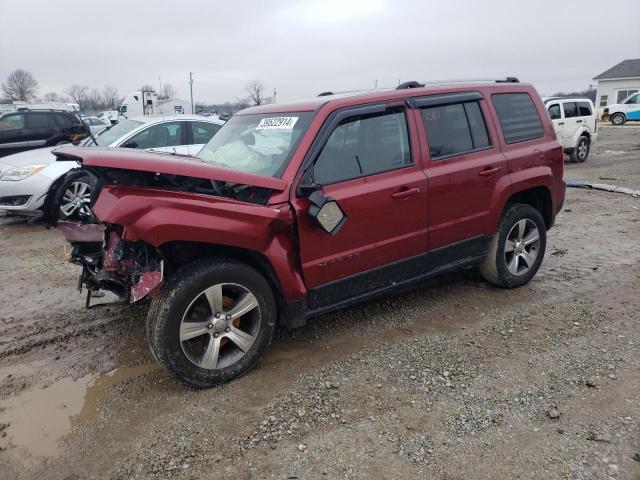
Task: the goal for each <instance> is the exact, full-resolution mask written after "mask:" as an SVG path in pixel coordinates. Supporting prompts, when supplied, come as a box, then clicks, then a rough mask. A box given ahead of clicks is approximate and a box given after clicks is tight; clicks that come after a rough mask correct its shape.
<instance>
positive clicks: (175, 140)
mask: <svg viewBox="0 0 640 480" xmlns="http://www.w3.org/2000/svg"><path fill="white" fill-rule="evenodd" d="M182 128H183V122H168V123H161V124H159V125H152V126H151V127H149V128H147V129H145V130H142V131H141V132H139V133H137V134H136V135H134V136H133V137H132V138H130V139H129V140H127V141H126V142H125V144H124V145H123V146H124V147H128V148H140V149H143V150H144V149H148V148H163V147H177V146H179V145H182V144H183V143H182Z"/></svg>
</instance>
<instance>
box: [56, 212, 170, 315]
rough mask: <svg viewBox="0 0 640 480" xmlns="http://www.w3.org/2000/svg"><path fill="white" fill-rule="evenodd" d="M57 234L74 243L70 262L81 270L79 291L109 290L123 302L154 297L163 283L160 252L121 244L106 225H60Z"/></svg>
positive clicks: (88, 292)
mask: <svg viewBox="0 0 640 480" xmlns="http://www.w3.org/2000/svg"><path fill="white" fill-rule="evenodd" d="M57 227H58V230H60V232H61V233H62V235H63V236H64V237H65V238H66V240H67V241H68V242H69V243H71V245H72V247H73V248H72V251H71V258H70V261H71V262H72V263H75V264H77V265H80V266H81V267H82V272H81V273H80V278H79V279H78V289H79V290H80V291H81V290H82V288H83V286H84V287H86V289H87V306H88V305H89V303H90V299H91V294H92V292H96V291H99V290H107V291H110V292H113V293H115V294H116V295H117V296H118V297H120V298H121V299H123V300H124V301H128V302H131V303H134V302H137V301H139V300H141V299H143V298H145V297H146V296H148V295H151V296H154V295H155V294H156V293H157V291H158V290H159V288H160V286H161V285H162V284H163V282H164V262H163V260H162V258H161V256H160V254H159V253H158V251H157V250H156V249H155V248H153V247H151V246H149V245H147V244H146V243H144V242H127V241H124V240H122V238H121V237H120V235H119V234H118V232H117V231H116V230H115V229H111V228H107V227H106V226H105V225H103V224H86V223H77V222H66V221H61V222H58V225H57Z"/></svg>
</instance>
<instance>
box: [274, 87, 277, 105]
mask: <svg viewBox="0 0 640 480" xmlns="http://www.w3.org/2000/svg"><path fill="white" fill-rule="evenodd" d="M276 95H278V92H276V89H275V88H274V89H273V103H276Z"/></svg>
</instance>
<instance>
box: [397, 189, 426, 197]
mask: <svg viewBox="0 0 640 480" xmlns="http://www.w3.org/2000/svg"><path fill="white" fill-rule="evenodd" d="M416 193H420V188H419V187H413V188H407V187H403V188H401V189H400V190H398V191H397V192H393V193H392V194H391V197H392V198H407V197H410V196H411V195H415V194H416Z"/></svg>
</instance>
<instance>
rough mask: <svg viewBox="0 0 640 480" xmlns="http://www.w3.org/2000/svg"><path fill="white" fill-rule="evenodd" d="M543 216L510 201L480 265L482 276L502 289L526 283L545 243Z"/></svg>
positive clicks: (539, 259)
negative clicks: (511, 203) (510, 203)
mask: <svg viewBox="0 0 640 480" xmlns="http://www.w3.org/2000/svg"><path fill="white" fill-rule="evenodd" d="M546 232H547V231H546V227H545V224H544V219H543V218H542V215H540V212H538V210H536V209H535V208H533V207H532V206H530V205H522V204H513V205H511V206H509V207H508V208H507V209H506V211H505V212H504V214H503V216H502V220H501V221H500V225H499V227H498V231H497V232H496V234H495V235H494V236H493V238H492V239H491V243H490V245H489V252H488V254H487V257H486V258H485V260H484V262H483V263H482V265H481V267H480V271H481V272H482V275H483V277H484V278H485V279H486V280H487V281H489V282H491V283H494V284H496V285H498V286H501V287H505V288H514V287H519V286H520V285H524V284H525V283H528V282H529V281H530V280H531V279H532V278H533V276H534V275H535V274H536V272H537V271H538V268H539V267H540V264H541V263H542V258H543V257H544V252H545V248H546V245H547V235H546Z"/></svg>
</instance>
